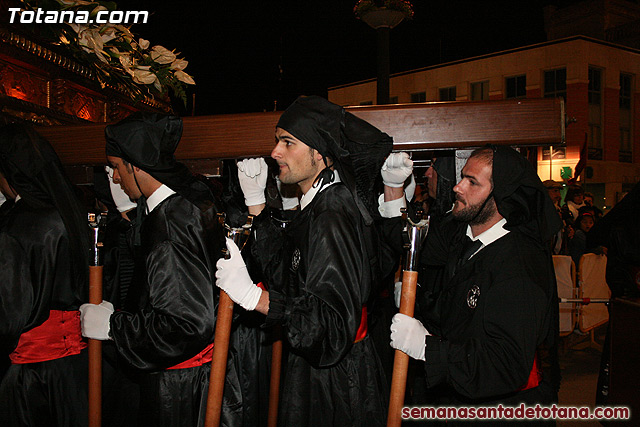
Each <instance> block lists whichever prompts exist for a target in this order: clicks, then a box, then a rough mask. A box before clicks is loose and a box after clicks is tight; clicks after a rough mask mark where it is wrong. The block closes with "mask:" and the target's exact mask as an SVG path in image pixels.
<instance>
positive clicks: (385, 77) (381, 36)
mask: <svg viewBox="0 0 640 427" xmlns="http://www.w3.org/2000/svg"><path fill="white" fill-rule="evenodd" d="M353 11H354V13H355V15H356V17H357V18H358V19H362V20H363V21H364V22H365V23H366V24H367V25H369V26H370V27H371V28H373V29H374V30H376V33H377V38H378V79H377V91H376V104H378V105H382V104H388V103H389V32H390V31H391V29H392V28H395V27H396V26H397V25H398V24H400V23H401V22H402V21H403V20H405V19H411V18H412V17H413V6H412V5H411V3H410V2H409V1H406V0H360V1H358V3H356V5H355V7H354V8H353Z"/></svg>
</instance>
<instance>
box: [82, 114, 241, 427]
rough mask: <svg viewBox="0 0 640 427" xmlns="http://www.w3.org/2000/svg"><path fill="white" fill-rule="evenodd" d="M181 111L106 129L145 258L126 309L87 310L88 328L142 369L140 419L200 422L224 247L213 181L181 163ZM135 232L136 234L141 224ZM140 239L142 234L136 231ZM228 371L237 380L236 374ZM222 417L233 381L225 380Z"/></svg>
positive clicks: (227, 417)
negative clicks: (216, 266) (227, 384)
mask: <svg viewBox="0 0 640 427" xmlns="http://www.w3.org/2000/svg"><path fill="white" fill-rule="evenodd" d="M181 135H182V120H181V119H180V118H178V117H173V116H163V115H158V114H148V113H136V114H134V115H132V116H130V117H128V118H127V119H125V120H123V121H121V122H119V123H117V124H115V125H110V126H107V127H106V129H105V136H106V139H107V145H106V153H107V160H108V161H109V163H110V164H111V166H112V167H113V169H114V175H113V179H114V182H116V183H119V184H120V185H121V187H122V188H123V190H124V191H125V192H126V193H127V194H128V195H129V197H130V198H131V199H132V200H137V202H138V213H139V215H140V214H142V215H145V216H144V218H143V219H141V218H139V219H138V220H137V221H136V224H137V225H139V226H140V229H139V234H138V236H139V241H140V248H141V249H140V250H141V252H142V253H141V254H140V258H141V259H143V260H144V262H143V263H138V264H137V265H136V266H135V273H134V279H133V282H132V284H131V289H130V290H129V296H128V298H127V302H126V303H125V308H124V310H122V311H116V312H113V309H112V308H111V307H109V304H107V303H105V302H103V303H102V304H100V305H94V304H86V305H83V306H82V307H81V311H82V313H83V314H82V330H83V335H85V336H87V337H89V338H94V339H102V340H105V339H109V340H113V342H114V344H115V347H116V349H117V352H118V354H119V356H120V357H121V358H122V359H124V361H125V362H126V363H128V364H129V365H130V366H132V367H133V368H136V369H137V370H139V371H142V372H144V375H141V377H142V383H141V393H140V400H141V407H140V421H139V422H140V424H141V425H157V426H161V425H162V426H178V425H180V426H198V425H203V423H204V417H205V409H206V400H207V390H208V382H209V372H210V361H211V354H212V347H213V343H212V341H213V335H214V323H215V301H214V289H215V288H214V286H213V282H214V281H215V278H214V264H215V262H216V260H217V259H218V258H219V257H220V256H221V253H222V248H223V247H224V238H223V233H222V228H221V227H220V225H219V223H218V221H217V217H216V214H217V212H218V211H217V208H216V203H215V201H214V197H213V195H212V194H211V191H210V190H209V187H208V186H207V185H206V184H205V183H204V182H202V181H200V180H198V179H197V178H196V177H195V176H193V175H192V174H191V173H190V172H189V170H188V169H187V167H186V166H185V165H183V164H182V163H179V162H177V161H176V160H175V157H174V152H175V150H176V147H177V145H178V142H179V141H180V137H181ZM134 234H136V231H135V230H134ZM134 239H135V237H134ZM228 378H234V376H233V375H229V376H228ZM227 389H228V390H229V391H230V393H229V396H225V397H226V398H227V400H225V405H224V406H223V418H222V421H223V423H226V424H227V425H234V423H233V419H232V414H231V413H230V412H229V411H230V408H231V407H233V410H238V408H237V406H239V405H234V404H233V402H232V401H230V400H229V399H230V398H231V397H230V395H231V392H233V390H234V389H237V388H236V387H227Z"/></svg>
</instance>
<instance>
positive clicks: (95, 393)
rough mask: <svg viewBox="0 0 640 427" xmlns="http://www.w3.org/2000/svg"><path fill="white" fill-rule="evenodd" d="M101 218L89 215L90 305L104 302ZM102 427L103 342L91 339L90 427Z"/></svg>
mask: <svg viewBox="0 0 640 427" xmlns="http://www.w3.org/2000/svg"><path fill="white" fill-rule="evenodd" d="M99 218H100V217H98V218H96V215H94V214H89V227H90V229H91V231H92V237H93V241H92V246H93V247H92V254H93V259H92V260H91V265H90V266H89V303H91V304H100V303H101V302H102V265H101V261H100V249H101V246H102V243H101V242H100V241H99V239H98V232H99V225H100V219H99ZM101 425H102V341H100V340H94V339H89V427H100V426H101Z"/></svg>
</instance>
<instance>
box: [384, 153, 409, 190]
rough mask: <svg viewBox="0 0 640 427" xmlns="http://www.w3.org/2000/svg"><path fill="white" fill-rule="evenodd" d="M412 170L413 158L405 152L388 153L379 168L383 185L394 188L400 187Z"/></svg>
mask: <svg viewBox="0 0 640 427" xmlns="http://www.w3.org/2000/svg"><path fill="white" fill-rule="evenodd" d="M412 172H413V160H411V159H410V158H409V154H407V153H405V152H400V153H391V154H389V157H387V159H386V160H385V161H384V164H383V165H382V169H381V170H380V173H381V174H382V182H383V183H384V185H386V186H388V187H396V188H398V187H402V186H403V185H404V182H405V180H406V179H407V178H409V175H411V173H412Z"/></svg>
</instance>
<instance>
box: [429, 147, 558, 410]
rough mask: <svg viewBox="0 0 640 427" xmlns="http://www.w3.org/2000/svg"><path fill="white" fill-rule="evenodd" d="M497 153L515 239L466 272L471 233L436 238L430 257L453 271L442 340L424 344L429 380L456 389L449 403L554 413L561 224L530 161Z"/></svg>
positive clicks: (443, 307) (460, 230)
mask: <svg viewBox="0 0 640 427" xmlns="http://www.w3.org/2000/svg"><path fill="white" fill-rule="evenodd" d="M491 148H492V150H493V152H494V153H493V171H492V173H493V175H492V178H493V190H492V195H493V197H494V199H495V202H496V205H497V208H498V211H499V212H500V214H501V215H502V216H503V217H504V218H505V219H506V221H507V222H506V225H505V229H507V230H509V233H508V234H506V235H504V236H502V237H500V238H499V239H497V240H495V241H494V242H492V243H491V244H489V245H488V246H486V247H484V248H483V249H481V250H480V251H479V252H477V253H476V254H475V255H474V256H473V257H472V258H471V259H469V260H468V261H466V263H464V264H463V265H462V266H459V265H458V259H459V258H460V257H461V255H462V252H463V242H464V239H465V238H466V237H465V236H466V228H467V225H466V224H463V223H460V222H458V221H449V222H445V223H443V224H442V226H441V227H436V228H435V229H433V230H431V231H430V235H429V236H428V238H427V246H426V248H425V253H426V254H428V255H429V257H430V262H432V263H433V264H435V265H437V264H438V263H440V264H442V265H445V274H444V275H445V281H444V283H443V287H442V291H441V295H440V297H439V299H438V302H437V305H436V310H437V311H438V313H437V314H436V316H435V318H438V319H439V321H438V324H439V325H438V326H439V328H440V331H438V333H434V336H427V337H426V354H425V359H426V364H425V370H426V376H427V378H426V380H427V383H428V385H429V386H434V385H437V384H445V385H446V386H447V387H448V388H449V391H450V393H449V394H448V395H447V396H445V397H444V398H445V402H446V403H449V404H456V403H457V404H460V403H467V404H469V403H471V404H482V405H483V406H486V405H487V404H496V403H502V404H504V405H510V406H516V405H519V404H520V403H528V404H532V403H540V404H551V403H553V402H557V389H558V385H559V368H558V365H557V354H556V350H557V347H556V346H557V339H558V294H557V288H556V286H557V285H556V280H555V273H554V269H553V262H552V259H551V252H550V249H549V248H550V245H549V242H550V241H551V238H552V237H553V235H554V234H555V233H556V232H557V231H558V229H559V228H560V226H561V224H560V220H559V218H558V215H557V214H556V213H555V208H554V207H553V203H552V202H551V199H550V198H549V196H548V194H547V192H546V190H545V188H544V187H543V186H542V183H541V182H540V179H539V178H538V176H537V174H536V173H535V171H534V170H533V168H532V167H531V165H530V164H529V163H528V162H527V160H526V159H525V158H524V157H523V156H522V155H520V154H519V153H517V152H516V151H515V150H513V149H511V148H509V147H501V146H499V147H491ZM426 327H427V329H429V325H428V324H427V325H426ZM432 330H437V328H432ZM536 358H537V361H536V365H535V366H537V369H535V370H534V359H536ZM534 371H538V372H540V373H541V376H538V375H536V372H534ZM534 377H537V378H538V379H539V383H538V385H537V386H533V385H532V384H531V383H530V382H529V379H530V378H534Z"/></svg>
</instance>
